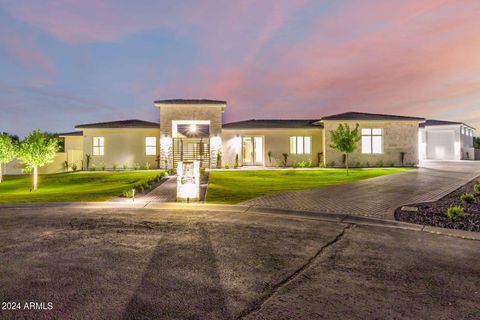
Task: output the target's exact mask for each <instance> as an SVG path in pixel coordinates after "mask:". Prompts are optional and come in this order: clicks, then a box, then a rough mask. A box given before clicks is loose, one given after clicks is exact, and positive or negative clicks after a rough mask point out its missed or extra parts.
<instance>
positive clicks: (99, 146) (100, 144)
mask: <svg viewBox="0 0 480 320" xmlns="http://www.w3.org/2000/svg"><path fill="white" fill-rule="evenodd" d="M104 154H105V139H104V138H103V137H93V155H94V156H103V155H104Z"/></svg>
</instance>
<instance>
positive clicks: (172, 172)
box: [168, 168, 177, 176]
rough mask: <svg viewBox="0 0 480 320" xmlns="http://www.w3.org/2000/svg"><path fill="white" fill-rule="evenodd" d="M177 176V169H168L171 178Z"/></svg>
mask: <svg viewBox="0 0 480 320" xmlns="http://www.w3.org/2000/svg"><path fill="white" fill-rule="evenodd" d="M176 174H177V169H175V168H171V169H168V175H169V176H174V175H176Z"/></svg>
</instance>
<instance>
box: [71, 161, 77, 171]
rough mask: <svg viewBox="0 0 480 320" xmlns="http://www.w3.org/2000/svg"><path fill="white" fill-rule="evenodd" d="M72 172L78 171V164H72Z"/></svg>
mask: <svg viewBox="0 0 480 320" xmlns="http://www.w3.org/2000/svg"><path fill="white" fill-rule="evenodd" d="M72 170H73V171H77V164H76V163H72Z"/></svg>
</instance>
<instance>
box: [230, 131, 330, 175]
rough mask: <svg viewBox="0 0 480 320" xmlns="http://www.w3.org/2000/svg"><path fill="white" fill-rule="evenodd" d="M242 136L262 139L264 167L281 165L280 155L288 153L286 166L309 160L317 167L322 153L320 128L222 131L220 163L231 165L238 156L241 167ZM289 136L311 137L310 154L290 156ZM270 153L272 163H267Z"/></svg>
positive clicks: (281, 157)
mask: <svg viewBox="0 0 480 320" xmlns="http://www.w3.org/2000/svg"><path fill="white" fill-rule="evenodd" d="M242 136H262V137H263V138H264V139H263V141H264V145H265V147H264V155H263V159H264V165H265V166H275V164H276V163H277V161H278V162H280V163H283V156H282V153H288V165H292V164H293V163H295V162H300V161H304V160H308V159H311V160H312V162H313V164H314V165H318V160H317V158H318V153H319V152H322V128H320V127H319V128H318V129H317V128H314V129H248V130H247V129H244V130H231V129H224V130H223V132H222V162H223V165H224V164H225V163H227V162H228V163H229V164H230V165H233V163H234V161H235V155H236V154H238V158H239V165H243V163H242V162H243V159H242V138H241V137H242ZM291 136H311V137H312V151H311V154H290V137H291ZM269 151H271V152H272V161H271V163H270V162H269V159H268V152H269Z"/></svg>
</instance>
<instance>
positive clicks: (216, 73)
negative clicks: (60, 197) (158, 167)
mask: <svg viewBox="0 0 480 320" xmlns="http://www.w3.org/2000/svg"><path fill="white" fill-rule="evenodd" d="M479 17H480V1H478V0H454V1H444V0H443V1H442V0H421V1H419V0H397V1H391V0H375V1H372V0H358V1H356V0H342V1H332V0H330V1H326V0H325V1H322V0H313V1H307V0H299V1H296V0H288V1H282V0H261V1H251V0H244V1H233V0H231V1H211V0H202V1H200V0H194V1H189V0H182V1H159V0H152V1H141V0H137V1H129V0H127V1H118V0H117V1H112V0H93V1H92V0H64V1H58V0H57V1H54V0H40V1H26V0H25V1H17V0H0V131H6V132H10V133H13V134H18V135H20V136H24V135H25V134H28V133H29V132H30V131H32V130H33V129H37V128H38V129H41V130H47V131H50V132H69V131H73V129H74V126H75V125H76V124H82V123H91V122H100V121H113V120H122V119H142V120H149V121H159V112H158V109H157V108H155V107H154V105H153V101H154V100H159V99H174V98H186V99H194V98H206V99H218V100H226V101H227V103H228V105H227V110H226V112H225V114H224V122H231V121H240V120H245V119H272V118H277V119H294V118H295V119H318V118H321V117H322V116H325V115H331V114H335V113H340V112H346V111H363V112H372V113H386V114H398V115H409V116H421V117H426V118H431V119H440V120H452V121H462V122H466V123H468V124H470V125H472V126H474V127H477V128H479V131H480V18H479ZM477 134H478V133H477Z"/></svg>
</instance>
